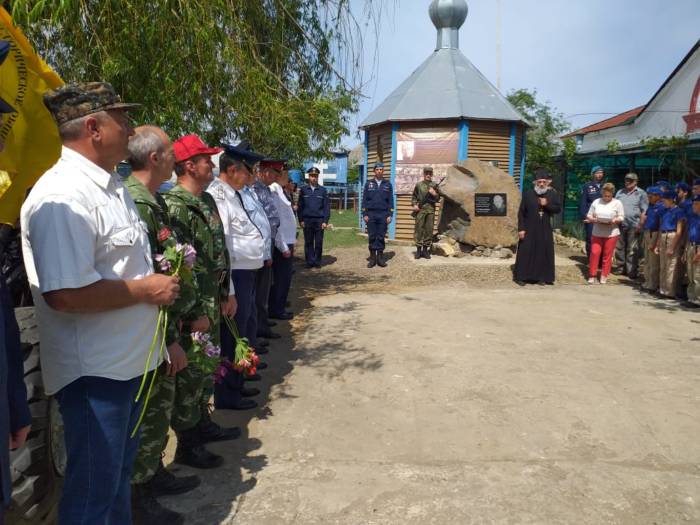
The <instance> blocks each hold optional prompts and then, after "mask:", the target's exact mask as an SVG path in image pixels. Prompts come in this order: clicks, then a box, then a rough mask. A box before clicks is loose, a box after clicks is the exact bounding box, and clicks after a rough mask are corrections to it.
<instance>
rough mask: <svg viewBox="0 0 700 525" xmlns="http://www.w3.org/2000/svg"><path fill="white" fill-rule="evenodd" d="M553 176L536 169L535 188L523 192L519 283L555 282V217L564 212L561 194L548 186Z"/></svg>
mask: <svg viewBox="0 0 700 525" xmlns="http://www.w3.org/2000/svg"><path fill="white" fill-rule="evenodd" d="M551 180H552V176H551V175H550V173H549V172H548V171H547V170H545V169H544V168H538V169H536V170H535V185H534V187H533V188H532V189H531V190H527V191H526V192H525V193H523V198H522V201H521V202H520V209H519V210H518V237H519V238H520V241H519V242H518V253H517V255H516V258H515V276H514V277H515V281H516V282H517V283H518V284H525V283H530V284H535V283H538V284H553V283H554V238H553V235H552V216H553V215H555V214H557V213H559V212H560V211H561V199H560V198H559V194H558V193H557V192H556V191H555V190H554V189H553V188H550V187H549V184H550V181H551Z"/></svg>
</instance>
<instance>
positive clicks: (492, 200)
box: [474, 193, 508, 217]
mask: <svg viewBox="0 0 700 525" xmlns="http://www.w3.org/2000/svg"><path fill="white" fill-rule="evenodd" d="M507 199H508V195H507V194H505V193H475V194H474V214H475V215H476V216H477V217H479V216H481V217H505V216H506V212H507V210H508V200H507Z"/></svg>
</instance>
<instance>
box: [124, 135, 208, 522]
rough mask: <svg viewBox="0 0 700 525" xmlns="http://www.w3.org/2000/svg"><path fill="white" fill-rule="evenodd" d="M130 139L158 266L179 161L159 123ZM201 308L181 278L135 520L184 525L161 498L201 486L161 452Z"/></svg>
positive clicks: (130, 183) (135, 182) (144, 435)
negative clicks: (185, 343) (184, 342)
mask: <svg viewBox="0 0 700 525" xmlns="http://www.w3.org/2000/svg"><path fill="white" fill-rule="evenodd" d="M134 131H135V134H134V136H133V137H132V138H131V140H130V141H129V164H130V165H131V168H132V170H133V172H132V174H131V176H129V178H127V179H126V181H125V182H124V186H125V187H126V189H127V190H128V191H129V194H130V195H131V198H132V199H133V200H134V203H135V204H136V208H137V209H138V210H139V215H140V216H141V220H142V221H143V222H144V223H145V224H146V228H147V229H148V241H149V243H150V245H151V255H152V256H153V259H154V267H157V265H158V263H157V261H156V260H155V258H156V256H157V255H158V254H162V253H164V252H165V248H166V242H168V241H170V242H177V238H176V237H175V234H174V233H173V231H172V228H171V226H170V220H169V218H168V214H167V206H166V204H165V201H164V200H163V198H162V197H161V196H160V195H159V194H158V193H156V190H157V189H158V187H159V186H160V185H161V184H162V183H163V182H164V181H166V180H168V179H169V178H170V175H171V174H172V171H173V167H174V165H175V155H174V153H173V148H172V144H171V142H170V138H169V137H168V136H167V135H166V134H165V132H164V131H163V130H162V129H160V128H158V127H155V126H142V127H140V128H136V129H135V130H134ZM196 306H197V291H196V289H195V288H194V287H193V286H192V285H190V284H188V283H187V282H185V281H181V282H180V297H178V299H177V300H176V301H175V303H174V304H172V305H171V306H169V307H168V326H167V328H166V333H165V342H166V345H167V348H168V356H169V363H167V364H166V363H163V365H162V366H161V369H162V370H157V371H156V372H154V373H156V374H157V375H156V378H155V382H154V383H153V390H152V392H151V395H150V399H149V403H148V408H147V410H146V414H145V415H144V418H143V421H142V423H141V439H140V441H139V446H138V452H137V453H136V459H135V461H134V471H133V474H132V478H131V483H132V490H131V496H132V497H131V505H132V517H133V520H134V523H135V524H137V525H138V524H140V523H148V524H150V523H154V522H155V523H166V522H167V523H169V524H171V525H177V524H178V523H184V517H183V516H182V515H181V514H179V513H177V512H174V511H172V510H169V509H166V508H164V507H163V506H161V504H160V503H159V502H158V500H157V499H156V497H158V496H166V495H176V494H183V493H185V492H188V491H190V490H192V489H194V488H196V487H197V486H198V485H199V483H200V479H199V478H198V477H197V476H185V477H181V478H178V477H175V476H174V475H173V474H171V473H170V472H168V471H167V470H166V469H165V468H164V466H163V460H162V454H163V452H164V451H165V447H166V444H167V441H168V430H169V428H170V419H171V415H172V411H173V400H174V399H175V377H174V376H175V374H176V373H178V372H179V371H180V370H182V369H183V368H185V367H186V366H187V356H186V354H185V351H184V350H183V348H182V346H181V344H180V341H181V339H182V338H186V337H189V334H190V332H191V331H202V332H206V331H207V330H208V329H209V320H208V319H207V317H206V316H202V317H201V318H199V319H196V318H194V317H193V316H192V314H191V312H192V311H194V310H195V308H196Z"/></svg>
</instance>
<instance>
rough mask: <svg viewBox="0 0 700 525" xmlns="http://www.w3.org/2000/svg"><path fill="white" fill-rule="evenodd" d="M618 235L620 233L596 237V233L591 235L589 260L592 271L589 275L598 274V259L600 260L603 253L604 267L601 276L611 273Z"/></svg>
mask: <svg viewBox="0 0 700 525" xmlns="http://www.w3.org/2000/svg"><path fill="white" fill-rule="evenodd" d="M618 237H619V235H616V236H614V237H596V236H595V235H594V236H593V237H591V256H590V259H589V261H588V267H589V271H590V273H589V274H588V275H590V276H591V277H595V276H596V275H597V274H598V261H600V255H601V253H602V254H603V268H602V269H601V270H600V276H601V277H607V276H608V275H610V270H611V268H612V258H613V255H614V253H615V245H616V244H617V238H618Z"/></svg>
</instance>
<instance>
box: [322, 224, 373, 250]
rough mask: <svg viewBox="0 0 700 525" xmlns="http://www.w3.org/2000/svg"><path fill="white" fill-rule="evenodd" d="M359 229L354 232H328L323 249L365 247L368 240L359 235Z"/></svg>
mask: <svg viewBox="0 0 700 525" xmlns="http://www.w3.org/2000/svg"><path fill="white" fill-rule="evenodd" d="M358 232H359V229H358V228H353V229H352V230H333V231H328V230H327V231H326V234H325V235H324V237H323V247H324V249H325V248H328V249H329V250H330V249H333V248H348V247H351V246H364V245H366V244H367V238H366V237H362V236H361V235H358V234H357V233H358Z"/></svg>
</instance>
